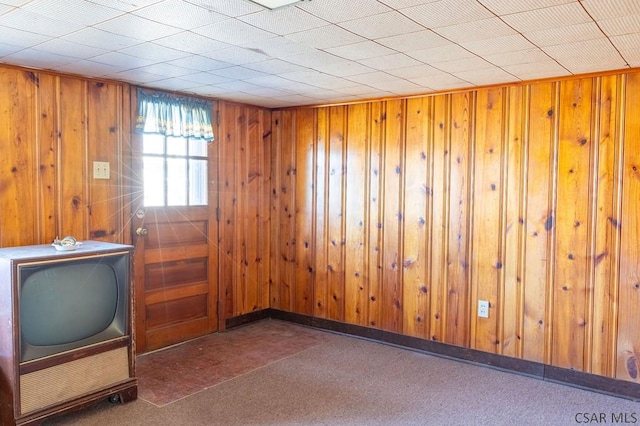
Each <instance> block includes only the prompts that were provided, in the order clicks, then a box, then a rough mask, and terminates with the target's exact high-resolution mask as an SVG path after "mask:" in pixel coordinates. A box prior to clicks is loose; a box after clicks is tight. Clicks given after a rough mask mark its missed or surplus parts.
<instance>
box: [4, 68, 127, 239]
mask: <svg viewBox="0 0 640 426" xmlns="http://www.w3.org/2000/svg"><path fill="white" fill-rule="evenodd" d="M0 85H1V86H2V87H3V90H2V93H0V121H2V123H4V125H3V126H2V129H1V130H0V147H1V148H2V156H0V157H1V158H0V194H1V195H0V208H1V210H2V215H1V216H0V246H2V247H7V246H17V245H28V244H42V243H49V242H51V241H52V240H53V239H54V238H55V237H56V235H59V236H60V237H62V236H65V235H74V236H75V237H76V238H78V239H81V240H84V239H94V240H102V241H110V242H120V243H123V242H128V241H129V240H130V236H129V231H128V226H127V223H126V218H127V217H128V202H127V201H126V200H125V198H127V197H128V194H127V191H126V189H125V187H124V186H125V179H124V177H123V176H124V174H125V173H129V171H128V170H126V169H127V166H126V164H127V159H126V156H125V155H123V152H128V150H129V148H128V146H129V123H130V113H129V95H128V93H129V87H128V86H127V85H123V84H120V83H116V82H99V81H90V80H84V79H79V78H72V77H65V76H60V75H53V74H48V73H45V72H39V71H31V70H24V69H20V68H14V67H0ZM93 161H108V162H109V163H110V165H111V178H110V179H109V180H95V179H93V178H92V172H93Z"/></svg>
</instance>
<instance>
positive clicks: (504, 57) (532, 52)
mask: <svg viewBox="0 0 640 426" xmlns="http://www.w3.org/2000/svg"><path fill="white" fill-rule="evenodd" d="M483 57H484V59H485V60H487V61H488V62H491V63H492V64H494V65H497V66H499V67H502V66H505V65H514V64H532V65H534V64H535V63H536V62H538V61H547V60H549V59H550V58H549V55H547V54H546V53H545V52H543V51H542V50H540V49H538V48H537V47H534V48H531V49H525V50H519V51H516V52H505V53H496V54H493V55H485V56H483Z"/></svg>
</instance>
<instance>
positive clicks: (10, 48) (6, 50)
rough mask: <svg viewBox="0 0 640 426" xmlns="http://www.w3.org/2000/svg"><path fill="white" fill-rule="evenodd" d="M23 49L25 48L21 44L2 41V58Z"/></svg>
mask: <svg viewBox="0 0 640 426" xmlns="http://www.w3.org/2000/svg"><path fill="white" fill-rule="evenodd" d="M22 49H24V48H23V47H20V46H14V45H13V44H7V43H3V42H0V58H2V57H3V56H7V55H12V54H14V53H16V52H19V51H21V50H22Z"/></svg>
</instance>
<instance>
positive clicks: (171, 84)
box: [153, 78, 199, 93]
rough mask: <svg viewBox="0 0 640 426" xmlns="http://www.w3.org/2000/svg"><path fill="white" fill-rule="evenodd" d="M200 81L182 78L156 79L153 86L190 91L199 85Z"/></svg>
mask: <svg viewBox="0 0 640 426" xmlns="http://www.w3.org/2000/svg"><path fill="white" fill-rule="evenodd" d="M198 86H199V84H198V83H194V82H193V81H187V80H182V79H180V78H167V79H164V80H156V81H154V82H153V87H154V88H156V89H163V90H170V91H181V92H185V93H188V92H189V89H191V88H194V87H198Z"/></svg>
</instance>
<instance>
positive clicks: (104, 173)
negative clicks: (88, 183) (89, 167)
mask: <svg viewBox="0 0 640 426" xmlns="http://www.w3.org/2000/svg"><path fill="white" fill-rule="evenodd" d="M110 175H111V172H110V170H109V162H108V161H94V162H93V178H94V179H110V177H111V176H110Z"/></svg>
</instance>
